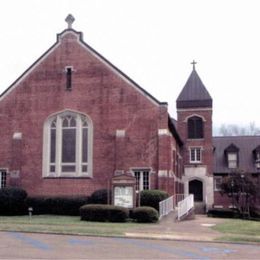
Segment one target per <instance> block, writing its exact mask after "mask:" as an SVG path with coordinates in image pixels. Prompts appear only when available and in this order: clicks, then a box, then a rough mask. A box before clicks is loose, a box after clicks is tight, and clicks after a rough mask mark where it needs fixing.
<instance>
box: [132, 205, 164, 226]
mask: <svg viewBox="0 0 260 260" xmlns="http://www.w3.org/2000/svg"><path fill="white" fill-rule="evenodd" d="M132 218H133V219H134V220H135V221H137V222H140V223H155V222H157V221H158V219H159V214H158V211H157V210H156V209H154V208H152V207H138V208H135V209H134V210H133V212H132Z"/></svg>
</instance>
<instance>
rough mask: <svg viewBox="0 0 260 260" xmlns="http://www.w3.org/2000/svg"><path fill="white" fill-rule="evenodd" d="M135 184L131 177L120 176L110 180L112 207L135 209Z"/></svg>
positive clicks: (133, 178)
mask: <svg viewBox="0 0 260 260" xmlns="http://www.w3.org/2000/svg"><path fill="white" fill-rule="evenodd" d="M135 183H136V179H135V177H133V176H130V175H127V174H122V175H119V176H115V177H113V178H112V198H113V205H115V206H120V207H124V208H134V207H135V204H136V203H135V198H136V196H135Z"/></svg>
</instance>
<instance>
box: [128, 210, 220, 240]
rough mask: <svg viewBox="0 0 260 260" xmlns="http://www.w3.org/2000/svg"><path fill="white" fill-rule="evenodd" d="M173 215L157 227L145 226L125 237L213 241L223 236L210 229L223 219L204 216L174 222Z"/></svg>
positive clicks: (164, 219) (165, 218)
mask: <svg viewBox="0 0 260 260" xmlns="http://www.w3.org/2000/svg"><path fill="white" fill-rule="evenodd" d="M174 219H175V216H174V213H170V214H169V215H168V216H167V217H164V218H163V219H162V220H161V221H160V223H159V224H158V225H151V226H149V225H147V227H143V228H140V229H138V230H136V231H134V232H132V233H126V234H125V235H126V236H127V237H138V238H157V239H158V238H161V239H173V240H188V241H189V240H190V241H214V240H215V239H216V238H218V237H221V236H223V234H222V233H220V232H218V231H215V230H213V229H212V228H211V227H212V226H214V225H215V224H218V223H222V222H224V221H225V219H220V218H209V217H207V216H206V215H195V219H193V220H184V221H180V222H178V221H175V220H174Z"/></svg>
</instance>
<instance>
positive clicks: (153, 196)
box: [140, 190, 169, 211]
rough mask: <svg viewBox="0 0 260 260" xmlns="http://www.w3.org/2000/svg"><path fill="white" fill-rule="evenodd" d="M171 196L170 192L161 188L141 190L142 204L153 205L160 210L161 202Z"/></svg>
mask: <svg viewBox="0 0 260 260" xmlns="http://www.w3.org/2000/svg"><path fill="white" fill-rule="evenodd" d="M168 197H169V195H168V193H167V192H165V191H161V190H143V191H141V200H140V203H141V206H148V207H153V208H155V209H156V210H158V211H159V202H160V201H162V200H165V199H167V198H168Z"/></svg>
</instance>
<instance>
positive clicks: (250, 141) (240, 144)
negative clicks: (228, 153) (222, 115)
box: [213, 136, 260, 173]
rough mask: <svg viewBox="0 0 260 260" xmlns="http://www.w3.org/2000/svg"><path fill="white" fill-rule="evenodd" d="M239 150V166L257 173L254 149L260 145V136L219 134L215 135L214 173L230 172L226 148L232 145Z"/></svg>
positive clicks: (241, 168)
mask: <svg viewBox="0 0 260 260" xmlns="http://www.w3.org/2000/svg"><path fill="white" fill-rule="evenodd" d="M231 144H232V145H235V146H236V147H237V148H238V149H239V150H238V168H239V169H240V170H244V171H245V172H250V173H256V172H257V169H256V167H255V165H254V155H253V151H254V150H255V148H256V147H258V146H259V145H260V136H219V137H213V146H214V167H213V172H214V173H229V172H230V169H229V168H228V167H227V162H226V160H225V150H226V148H228V147H229V146H230V145H231Z"/></svg>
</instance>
